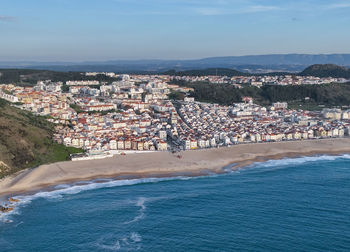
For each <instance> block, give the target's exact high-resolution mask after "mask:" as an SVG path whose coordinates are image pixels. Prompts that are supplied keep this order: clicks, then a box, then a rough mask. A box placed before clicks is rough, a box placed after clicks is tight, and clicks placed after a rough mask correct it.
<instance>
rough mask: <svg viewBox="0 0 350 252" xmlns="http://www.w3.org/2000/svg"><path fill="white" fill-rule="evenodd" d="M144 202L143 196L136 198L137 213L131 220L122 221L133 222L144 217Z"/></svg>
mask: <svg viewBox="0 0 350 252" xmlns="http://www.w3.org/2000/svg"><path fill="white" fill-rule="evenodd" d="M145 202H146V198H144V197H141V198H139V199H138V200H137V202H136V206H138V207H140V210H139V213H138V215H137V216H136V217H135V218H134V219H133V220H131V221H127V222H124V224H130V223H133V222H137V221H139V220H141V219H143V218H144V217H145V210H146V205H145Z"/></svg>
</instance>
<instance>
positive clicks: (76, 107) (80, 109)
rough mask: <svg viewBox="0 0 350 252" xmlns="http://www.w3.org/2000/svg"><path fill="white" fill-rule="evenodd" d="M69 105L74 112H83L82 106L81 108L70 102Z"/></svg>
mask: <svg viewBox="0 0 350 252" xmlns="http://www.w3.org/2000/svg"><path fill="white" fill-rule="evenodd" d="M69 106H70V107H71V108H72V109H74V110H75V112H77V113H81V112H84V111H83V110H82V108H81V107H80V106H79V105H76V104H71V105H69Z"/></svg>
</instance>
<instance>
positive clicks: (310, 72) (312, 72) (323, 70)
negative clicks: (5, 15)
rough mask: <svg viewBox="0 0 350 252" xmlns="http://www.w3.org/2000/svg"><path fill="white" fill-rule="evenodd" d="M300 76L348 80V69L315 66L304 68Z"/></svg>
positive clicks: (349, 77) (334, 66) (331, 65)
mask: <svg viewBox="0 0 350 252" xmlns="http://www.w3.org/2000/svg"><path fill="white" fill-rule="evenodd" d="M300 75H303V76H317V77H334V78H346V79H350V69H349V68H347V67H342V66H338V65H334V64H324V65H322V64H316V65H312V66H309V67H308V68H306V69H305V70H304V71H302V72H301V73H300Z"/></svg>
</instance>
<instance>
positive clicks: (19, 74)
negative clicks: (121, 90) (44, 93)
mask: <svg viewBox="0 0 350 252" xmlns="http://www.w3.org/2000/svg"><path fill="white" fill-rule="evenodd" d="M38 80H52V81H63V82H65V81H68V80H99V81H113V80H115V79H113V78H110V77H108V76H105V75H97V76H96V77H93V76H85V75H83V74H81V73H80V72H57V71H48V70H34V69H0V83H17V84H23V85H32V84H36V82H37V81H38Z"/></svg>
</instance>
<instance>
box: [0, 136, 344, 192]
mask: <svg viewBox="0 0 350 252" xmlns="http://www.w3.org/2000/svg"><path fill="white" fill-rule="evenodd" d="M342 153H350V139H348V138H344V139H323V140H309V141H295V142H277V143H259V144H242V145H235V146H231V147H223V148H217V149H205V150H193V151H184V152H181V153H176V154H172V153H169V152H154V153H145V154H132V155H126V156H122V155H116V156H114V157H112V158H106V159H101V160H87V161H76V162H72V161H67V162H59V163H54V164H49V165H42V166H39V167H37V168H35V169H28V170H25V171H22V172H21V173H19V174H17V175H15V176H12V177H7V178H5V179H3V180H1V181H0V196H1V195H2V196H4V195H16V194H20V193H23V192H29V191H36V190H39V189H42V188H45V187H49V186H53V185H58V184H63V183H72V182H74V181H83V180H92V179H97V178H111V177H118V176H123V177H124V178H125V176H130V177H151V176H152V177H153V176H174V175H178V174H184V173H185V174H192V175H198V174H200V173H201V172H203V171H211V172H216V173H220V172H223V167H225V166H228V165H230V164H234V167H233V169H238V168H239V167H242V166H246V165H249V164H250V163H252V162H261V161H266V160H268V159H281V158H284V157H296V156H312V155H317V154H334V155H336V154H342ZM177 155H181V158H178V157H177Z"/></svg>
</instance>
